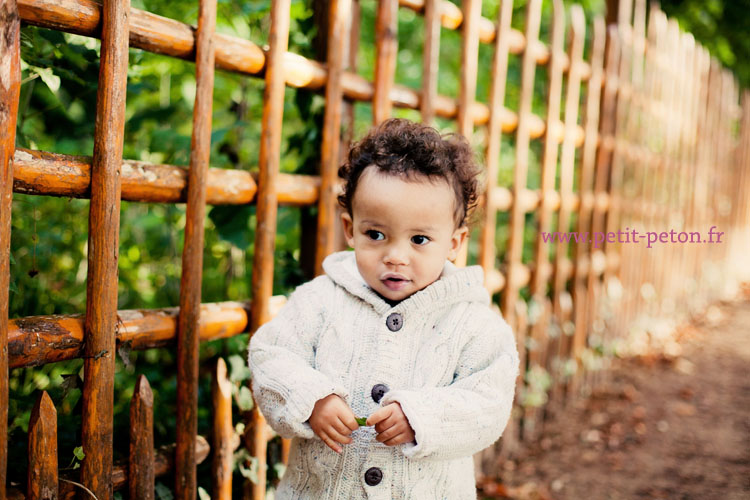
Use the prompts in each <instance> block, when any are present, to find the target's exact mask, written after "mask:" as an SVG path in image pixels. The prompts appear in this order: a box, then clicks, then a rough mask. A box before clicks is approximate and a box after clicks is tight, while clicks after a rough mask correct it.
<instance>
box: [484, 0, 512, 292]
mask: <svg viewBox="0 0 750 500" xmlns="http://www.w3.org/2000/svg"><path fill="white" fill-rule="evenodd" d="M512 15H513V4H512V2H507V1H506V2H502V4H501V6H500V9H499V11H498V20H497V37H496V38H495V53H494V56H493V59H492V87H490V119H489V123H488V124H487V148H486V149H485V157H484V161H485V164H486V165H487V182H486V186H485V191H484V211H483V215H482V222H481V229H480V231H481V232H480V240H479V265H481V266H482V269H484V276H485V283H486V284H487V285H489V280H490V279H491V278H490V276H491V275H492V274H493V273H494V272H496V269H495V258H496V256H495V230H496V228H495V225H496V221H497V208H496V207H495V205H494V204H493V203H492V192H493V189H494V188H495V186H496V185H497V176H498V173H499V170H500V145H501V143H502V141H501V134H502V124H503V112H504V110H505V108H504V101H505V87H506V82H507V77H508V48H509V46H510V21H511V16H512Z"/></svg>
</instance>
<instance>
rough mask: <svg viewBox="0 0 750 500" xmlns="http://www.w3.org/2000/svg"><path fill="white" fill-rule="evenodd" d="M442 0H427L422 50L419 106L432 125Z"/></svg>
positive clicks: (426, 121)
mask: <svg viewBox="0 0 750 500" xmlns="http://www.w3.org/2000/svg"><path fill="white" fill-rule="evenodd" d="M441 3H442V1H441V0H425V3H424V48H423V51H422V96H421V99H420V101H419V107H420V111H421V114H422V121H423V122H424V123H426V124H428V125H432V122H433V120H434V119H435V101H436V100H437V91H438V64H439V60H440V14H441V13H440V5H441Z"/></svg>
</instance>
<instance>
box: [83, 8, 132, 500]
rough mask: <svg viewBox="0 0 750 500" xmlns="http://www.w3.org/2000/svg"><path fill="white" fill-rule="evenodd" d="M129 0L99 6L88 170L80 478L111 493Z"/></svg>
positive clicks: (103, 497)
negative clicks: (91, 154)
mask: <svg viewBox="0 0 750 500" xmlns="http://www.w3.org/2000/svg"><path fill="white" fill-rule="evenodd" d="M129 13H130V1H129V0H106V1H105V2H104V4H103V6H102V48H101V63H100V68H99V89H98V92H97V107H96V125H95V132H94V157H93V160H92V170H91V204H90V209H89V210H90V211H89V244H88V263H89V264H88V277H87V282H86V323H85V325H86V326H85V331H86V347H85V352H86V359H85V360H84V373H85V379H84V386H83V420H82V432H81V435H82V444H83V451H84V453H85V458H84V460H83V465H82V469H81V481H82V483H83V484H84V485H85V486H86V487H87V488H88V489H90V490H91V491H92V492H93V493H94V494H95V495H96V496H97V497H98V498H99V500H109V499H111V498H112V481H111V477H112V419H113V400H114V375H115V352H114V350H115V330H116V325H117V258H118V252H119V232H120V165H121V164H122V142H123V133H124V132H123V131H124V127H125V96H126V88H127V75H128V27H129Z"/></svg>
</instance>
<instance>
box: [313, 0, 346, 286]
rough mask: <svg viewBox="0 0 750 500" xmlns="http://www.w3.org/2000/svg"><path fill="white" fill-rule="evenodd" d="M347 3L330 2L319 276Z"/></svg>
mask: <svg viewBox="0 0 750 500" xmlns="http://www.w3.org/2000/svg"><path fill="white" fill-rule="evenodd" d="M350 12H351V0H331V2H330V5H329V23H328V44H327V46H328V56H327V58H326V61H327V68H328V79H327V81H326V93H325V98H326V109H325V115H324V117H323V143H322V145H321V153H320V198H319V200H318V242H317V247H316V249H315V274H321V273H322V272H323V259H325V258H326V256H328V255H329V254H330V253H331V252H332V251H333V249H334V229H333V228H334V224H338V221H337V220H335V216H336V183H337V174H338V167H339V163H338V159H339V146H340V143H341V137H340V128H341V96H342V92H343V89H342V85H341V74H342V72H343V67H344V58H343V48H342V46H343V43H344V40H346V39H348V36H349V34H348V31H347V29H348V26H349V23H348V19H349V15H350Z"/></svg>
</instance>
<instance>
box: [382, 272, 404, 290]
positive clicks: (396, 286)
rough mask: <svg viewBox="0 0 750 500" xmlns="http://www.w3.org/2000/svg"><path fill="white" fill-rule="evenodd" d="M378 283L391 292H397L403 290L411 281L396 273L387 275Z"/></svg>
mask: <svg viewBox="0 0 750 500" xmlns="http://www.w3.org/2000/svg"><path fill="white" fill-rule="evenodd" d="M380 281H382V282H383V284H384V285H385V286H386V287H387V288H388V289H389V290H391V291H394V292H396V291H398V290H401V289H403V288H404V287H405V286H406V285H408V284H409V283H411V280H408V279H406V277H405V276H403V275H401V274H396V273H388V274H386V275H385V276H383V277H382V278H381V279H380Z"/></svg>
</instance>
